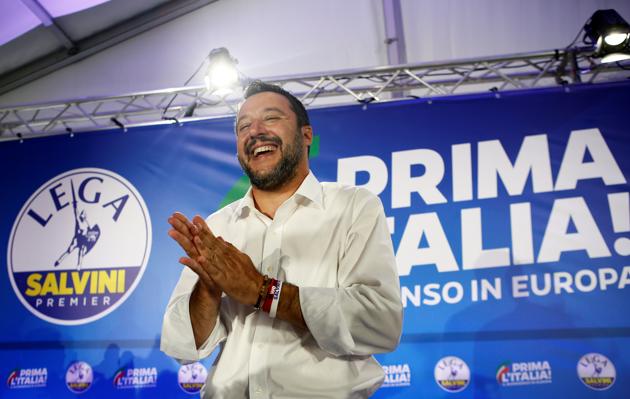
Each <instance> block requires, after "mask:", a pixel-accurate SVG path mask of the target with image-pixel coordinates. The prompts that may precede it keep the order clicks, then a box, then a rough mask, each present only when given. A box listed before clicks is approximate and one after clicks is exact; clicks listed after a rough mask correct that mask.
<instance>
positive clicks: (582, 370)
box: [577, 353, 617, 391]
mask: <svg viewBox="0 0 630 399" xmlns="http://www.w3.org/2000/svg"><path fill="white" fill-rule="evenodd" d="M577 374H578V377H579V378H580V381H582V382H583V383H584V385H586V386H587V387H589V388H591V389H594V390H596V391H603V390H605V389H608V388H610V387H611V386H612V385H613V384H614V383H615V378H616V377H617V371H616V370H615V365H614V364H613V362H611V361H610V359H608V358H607V357H606V356H604V355H601V354H599V353H587V354H586V355H584V356H582V357H581V358H580V361H579V362H578V364H577Z"/></svg>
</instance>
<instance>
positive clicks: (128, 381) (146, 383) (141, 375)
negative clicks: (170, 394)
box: [114, 367, 158, 388]
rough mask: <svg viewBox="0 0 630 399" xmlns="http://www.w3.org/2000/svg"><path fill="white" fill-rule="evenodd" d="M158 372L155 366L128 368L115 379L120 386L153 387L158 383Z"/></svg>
mask: <svg viewBox="0 0 630 399" xmlns="http://www.w3.org/2000/svg"><path fill="white" fill-rule="evenodd" d="M157 377H158V372H157V369H156V368H155V367H144V368H133V369H127V372H126V373H124V372H121V373H120V374H119V375H117V376H116V378H115V379H114V383H115V385H116V386H117V387H118V388H137V387H151V386H155V385H156V383H157Z"/></svg>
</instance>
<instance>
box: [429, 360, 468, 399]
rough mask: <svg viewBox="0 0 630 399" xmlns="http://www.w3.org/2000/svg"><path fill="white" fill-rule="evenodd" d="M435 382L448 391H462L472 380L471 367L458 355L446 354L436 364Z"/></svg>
mask: <svg viewBox="0 0 630 399" xmlns="http://www.w3.org/2000/svg"><path fill="white" fill-rule="evenodd" d="M433 374H434V376H435V382H437V384H438V385H439V386H440V388H442V389H443V390H445V391H447V392H460V391H463V390H464V389H466V387H467V386H468V383H469V382H470V369H469V368H468V365H467V364H466V362H464V361H463V360H462V359H460V358H458V357H456V356H446V357H443V358H442V359H440V360H439V361H438V362H437V364H436V365H435V370H434V372H433Z"/></svg>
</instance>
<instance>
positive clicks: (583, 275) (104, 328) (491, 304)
mask: <svg viewBox="0 0 630 399" xmlns="http://www.w3.org/2000/svg"><path fill="white" fill-rule="evenodd" d="M629 88H630V84H627V83H618V84H608V85H594V86H589V85H584V86H576V87H571V88H570V90H565V89H562V88H553V89H542V90H541V89H537V90H531V91H516V92H503V93H500V95H499V94H495V93H489V94H482V95H470V96H456V97H447V98H435V99H432V101H427V100H423V99H417V100H404V101H397V102H391V103H380V104H378V103H377V104H367V105H352V106H343V107H331V108H324V109H316V110H312V111H310V115H311V121H312V123H313V127H314V133H315V135H316V141H315V143H314V145H313V146H312V148H311V168H312V170H313V171H314V173H315V175H316V176H317V177H318V178H319V180H320V181H339V182H343V183H347V184H355V185H359V186H365V187H366V188H368V189H369V190H371V191H373V192H375V193H376V194H378V195H379V197H380V198H381V200H382V202H383V204H384V207H385V213H386V216H387V217H388V225H389V228H390V232H391V233H392V240H393V243H394V249H395V252H396V260H397V265H398V271H399V275H400V282H401V297H402V301H403V305H404V307H405V314H404V329H403V336H402V341H401V345H400V347H399V348H398V349H397V350H396V351H395V352H393V353H390V354H385V355H378V356H377V359H378V360H379V362H380V363H381V364H382V365H383V368H384V371H385V373H386V381H385V384H384V386H383V387H382V388H381V389H380V390H379V391H378V392H377V393H376V395H375V397H383V398H385V397H387V398H390V397H396V398H416V397H430V398H440V397H445V398H446V397H448V398H451V397H453V395H455V397H462V398H473V397H484V398H485V397H487V398H531V397H538V398H541V399H542V398H556V397H578V398H581V397H602V398H619V397H625V396H628V395H629V394H630V383H629V382H628V381H627V380H626V379H624V378H623V376H624V375H625V376H628V375H630V360H629V359H630V349H628V348H629V347H630V346H629V345H628V340H629V339H630V319H629V318H628V317H627V316H623V315H624V314H625V312H624V311H623V308H624V305H625V304H627V303H629V300H630V291H629V290H628V286H629V285H630V262H629V261H628V255H630V201H629V194H628V193H629V191H630V190H629V185H628V176H630V158H629V157H628V156H627V154H629V153H630V131H629V130H628V124H627V116H626V115H627V110H626V109H627V104H629V103H630V90H629ZM0 166H1V168H2V170H3V177H2V195H1V196H0V199H1V200H2V205H3V212H2V213H1V214H0V247H1V248H5V249H6V252H2V255H0V256H3V258H2V259H3V261H4V262H3V263H4V265H5V266H6V274H4V276H5V277H4V278H2V279H0V284H1V285H0V289H1V294H0V303H1V305H2V307H3V309H5V310H6V312H5V314H6V317H7V320H5V323H4V324H5V328H3V329H2V330H0V345H1V346H0V375H2V376H3V378H5V379H6V384H5V385H4V386H3V388H2V394H1V395H0V396H2V397H3V398H4V397H7V398H30V397H32V398H46V397H50V398H53V397H54V398H63V397H74V396H75V395H78V394H85V395H86V397H88V396H89V397H135V398H138V397H156V396H161V397H173V398H174V397H191V394H194V395H196V394H197V392H198V391H199V388H200V387H201V383H202V382H203V379H204V378H205V377H204V376H205V375H206V374H205V373H207V369H208V368H209V367H210V365H211V364H212V359H207V360H205V361H203V362H202V363H200V364H193V365H189V366H186V367H183V368H182V367H180V365H179V364H177V363H176V362H175V361H174V360H172V359H170V358H168V357H167V356H165V355H164V354H162V353H161V352H159V349H158V346H159V345H158V343H159V338H160V337H159V334H160V328H161V321H162V315H163V311H164V308H165V306H166V303H167V301H168V298H169V295H170V293H171V290H172V288H173V287H174V285H175V283H176V281H177V279H178V277H179V273H180V271H181V265H179V264H178V262H177V260H178V258H179V257H180V256H181V252H180V250H179V249H178V247H177V246H176V244H175V243H174V242H172V240H171V239H170V238H169V237H168V236H167V234H166V232H167V230H168V224H167V222H166V219H167V218H168V216H169V215H170V214H171V213H172V212H173V211H175V210H179V211H181V212H183V213H184V214H186V215H189V216H193V215H195V214H200V215H202V216H207V215H208V214H210V213H212V212H214V211H215V210H217V209H219V208H220V207H221V206H223V205H225V204H226V203H228V202H230V201H232V200H234V199H237V198H239V196H240V195H242V194H243V193H244V191H245V189H246V188H247V180H246V179H244V177H243V174H242V171H241V169H240V166H239V164H238V161H237V160H236V156H235V139H234V133H233V119H232V118H217V119H211V120H205V121H199V122H192V123H186V124H183V125H181V126H180V125H178V124H167V125H156V126H150V127H140V128H132V129H129V130H128V131H126V132H123V131H122V130H112V131H100V132H92V133H86V134H77V135H74V137H70V136H56V137H47V138H40V139H33V140H26V141H24V142H23V143H20V142H17V141H15V142H5V143H2V144H0Z"/></svg>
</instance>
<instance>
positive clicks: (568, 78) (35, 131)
mask: <svg viewBox="0 0 630 399" xmlns="http://www.w3.org/2000/svg"><path fill="white" fill-rule="evenodd" d="M626 65H628V64H626ZM629 69H630V68H627V67H624V66H623V65H621V64H619V63H617V64H612V65H611V64H600V63H598V62H596V61H595V60H593V59H592V58H591V57H590V52H589V50H588V49H584V50H582V49H579V48H573V49H569V50H566V51H560V50H556V51H547V52H538V53H527V54H515V55H509V56H501V57H491V58H480V59H469V60H460V61H454V62H443V63H440V62H434V63H423V64H408V65H398V66H391V67H379V68H372V69H355V70H344V71H336V72H326V73H319V74H310V75H296V76H289V77H280V78H278V77H272V78H267V79H262V80H264V81H267V82H271V83H276V84H279V85H281V86H283V87H284V88H285V89H287V90H289V91H291V92H292V93H294V94H295V95H296V96H298V97H299V98H300V99H301V100H302V101H303V102H304V104H305V105H306V106H307V107H308V108H315V107H322V106H331V105H342V104H353V103H354V104H356V103H363V104H366V105H367V104H369V103H372V102H383V101H391V100H397V99H402V98H427V99H428V101H432V100H431V99H432V98H435V97H444V96H452V95H458V94H465V93H480V92H487V91H492V92H494V93H495V95H496V96H500V92H502V91H505V90H520V89H530V88H537V87H550V86H558V85H561V86H564V87H565V89H566V90H570V88H571V86H572V85H574V84H580V83H600V82H605V81H606V82H608V81H620V80H624V79H628V78H630V72H629V71H628V70H629ZM241 100H242V89H241V88H238V89H235V90H232V91H230V92H221V91H212V90H208V89H207V88H206V87H205V86H189V87H181V88H173V89H166V90H156V91H147V92H141V93H132V94H125V95H118V96H108V97H97V98H83V99H75V100H68V101H59V102H51V103H45V104H34V105H19V106H11V107H4V108H0V141H10V140H24V139H28V138H34V137H42V136H49V135H57V134H70V135H74V134H76V133H80V132H87V131H95V130H104V129H122V130H126V129H127V128H129V127H134V126H143V125H148V124H165V123H182V122H185V121H190V120H199V119H206V118H213V117H219V116H228V115H233V114H234V113H235V112H236V107H237V104H238V102H239V101H241Z"/></svg>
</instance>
